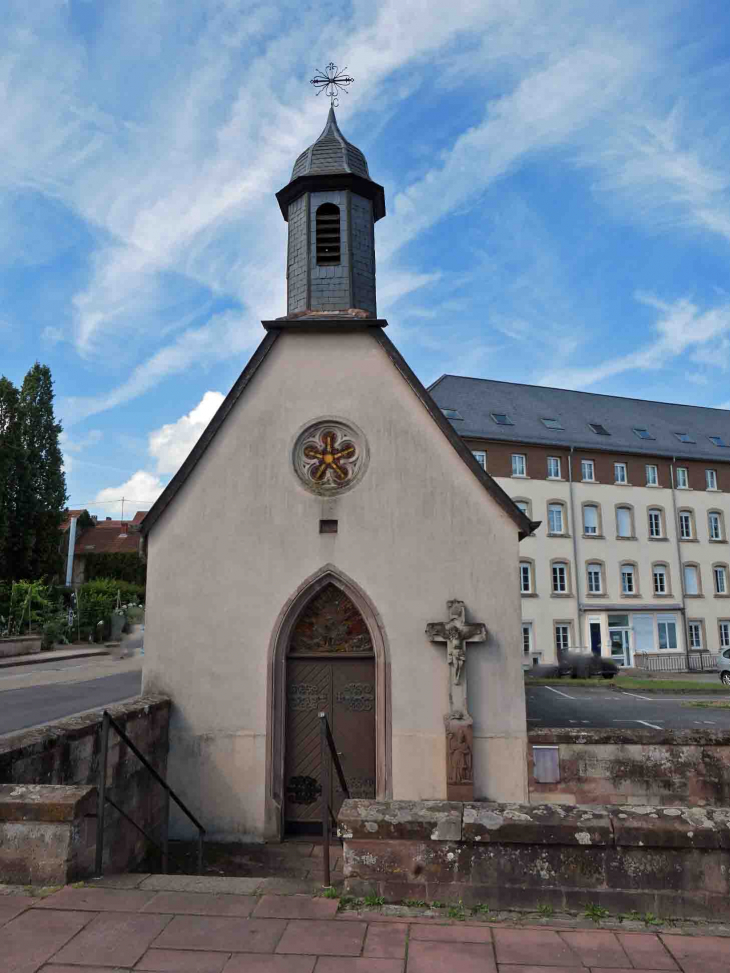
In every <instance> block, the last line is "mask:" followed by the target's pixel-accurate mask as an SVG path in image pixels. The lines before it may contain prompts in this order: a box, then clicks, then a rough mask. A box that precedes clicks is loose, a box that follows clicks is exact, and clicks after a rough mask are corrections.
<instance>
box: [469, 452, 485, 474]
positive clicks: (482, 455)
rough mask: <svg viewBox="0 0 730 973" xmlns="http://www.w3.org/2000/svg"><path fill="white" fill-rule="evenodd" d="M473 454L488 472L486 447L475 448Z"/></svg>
mask: <svg viewBox="0 0 730 973" xmlns="http://www.w3.org/2000/svg"><path fill="white" fill-rule="evenodd" d="M471 455H472V456H473V457H474V459H475V460H476V461H477V463H478V464H479V465H480V466H481V468H482V469H483V470H484V472H485V473H486V471H487V451H486V449H473V450H472V451H471Z"/></svg>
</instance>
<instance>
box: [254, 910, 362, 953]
mask: <svg viewBox="0 0 730 973" xmlns="http://www.w3.org/2000/svg"><path fill="white" fill-rule="evenodd" d="M262 921H263V920H262ZM269 921H270V922H273V921H274V920H269ZM366 929H367V923H365V922H327V921H324V922H321V921H317V920H316V919H292V920H291V921H290V923H289V925H288V926H287V928H286V932H285V933H284V935H283V936H282V937H281V942H280V943H279V945H278V946H277V947H276V952H277V953H304V954H307V955H312V956H315V955H319V956H359V955H360V951H361V950H362V943H363V939H364V938H365V931H366Z"/></svg>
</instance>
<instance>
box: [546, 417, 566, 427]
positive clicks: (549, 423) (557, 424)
mask: <svg viewBox="0 0 730 973" xmlns="http://www.w3.org/2000/svg"><path fill="white" fill-rule="evenodd" d="M541 422H542V424H543V425H544V426H547V428H548V429H562V428H563V424H562V422H561V421H560V419H546V418H544V417H543V418H542V420H541Z"/></svg>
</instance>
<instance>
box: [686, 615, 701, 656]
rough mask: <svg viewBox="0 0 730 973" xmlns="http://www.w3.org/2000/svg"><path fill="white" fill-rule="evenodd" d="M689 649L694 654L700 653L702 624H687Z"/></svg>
mask: <svg viewBox="0 0 730 973" xmlns="http://www.w3.org/2000/svg"><path fill="white" fill-rule="evenodd" d="M687 628H688V630H689V647H690V649H694V650H695V652H701V651H702V622H687Z"/></svg>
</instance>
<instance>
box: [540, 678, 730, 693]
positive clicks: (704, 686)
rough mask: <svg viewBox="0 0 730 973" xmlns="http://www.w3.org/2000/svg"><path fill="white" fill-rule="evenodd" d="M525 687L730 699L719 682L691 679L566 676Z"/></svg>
mask: <svg viewBox="0 0 730 973" xmlns="http://www.w3.org/2000/svg"><path fill="white" fill-rule="evenodd" d="M525 686H526V687H527V686H562V687H563V689H566V690H568V691H569V690H570V687H571V686H592V687H593V688H594V689H610V690H614V691H618V690H621V689H640V690H643V691H644V692H647V693H665V692H666V693H698V694H699V695H705V694H707V695H710V696H714V695H723V694H724V695H725V696H728V697H729V698H730V691H729V690H728V688H727V687H726V686H723V684H722V683H721V682H720V681H719V679H718V681H717V683H713V682H694V681H692V680H690V679H637V678H635V677H633V676H619V677H618V678H616V679H601V678H598V679H571V678H570V677H569V676H565V677H563V678H561V679H525Z"/></svg>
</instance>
